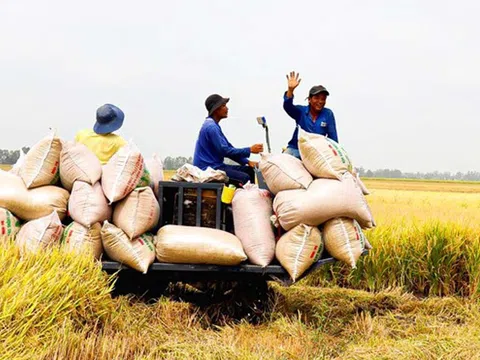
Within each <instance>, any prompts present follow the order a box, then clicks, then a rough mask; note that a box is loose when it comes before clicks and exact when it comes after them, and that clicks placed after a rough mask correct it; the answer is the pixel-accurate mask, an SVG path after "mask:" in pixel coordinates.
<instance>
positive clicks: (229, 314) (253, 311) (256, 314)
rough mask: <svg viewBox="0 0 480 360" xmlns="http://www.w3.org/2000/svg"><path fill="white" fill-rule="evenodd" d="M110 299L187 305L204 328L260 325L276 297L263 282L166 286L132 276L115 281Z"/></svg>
mask: <svg viewBox="0 0 480 360" xmlns="http://www.w3.org/2000/svg"><path fill="white" fill-rule="evenodd" d="M112 296H113V297H117V296H129V297H131V298H132V299H134V300H135V301H142V302H145V303H148V304H154V303H156V302H157V301H159V299H165V298H166V299H168V300H171V301H176V302H186V303H190V304H191V305H192V306H193V307H194V310H195V311H196V312H197V313H198V315H199V317H200V318H201V322H202V324H205V325H225V324H229V323H238V322H240V321H246V322H248V323H250V324H260V323H262V322H263V321H264V320H266V319H268V318H269V317H270V314H271V311H272V309H273V308H274V305H275V303H276V301H277V297H278V296H277V294H276V293H275V291H274V290H273V289H272V288H271V287H270V286H268V284H267V282H266V281H258V280H257V281H243V282H232V281H212V282H209V281H201V282H192V283H182V282H176V283H168V282H160V281H158V280H157V281H156V280H152V279H151V278H148V277H145V276H138V275H137V274H135V273H133V272H131V273H129V272H124V273H122V274H121V276H118V277H117V278H116V281H115V287H114V289H113V292H112Z"/></svg>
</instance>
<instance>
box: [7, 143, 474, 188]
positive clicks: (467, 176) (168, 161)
mask: <svg viewBox="0 0 480 360" xmlns="http://www.w3.org/2000/svg"><path fill="white" fill-rule="evenodd" d="M29 150H30V148H29V147H23V148H22V151H23V152H24V153H27V152H28V151H29ZM19 156H20V151H19V150H0V164H10V165H13V164H15V163H16V162H17V160H18V158H19ZM187 163H188V164H192V163H193V158H192V157H191V156H190V157H185V156H175V157H174V156H167V157H166V158H165V159H163V168H164V169H165V170H177V169H178V168H180V167H181V166H183V165H184V164H187ZM230 163H232V162H230ZM357 171H358V173H359V175H360V176H361V177H369V178H389V179H427V180H463V181H480V172H479V171H473V170H472V171H468V172H456V173H452V172H449V171H444V172H441V171H432V172H402V171H401V170H398V169H377V170H370V169H365V168H363V167H360V168H358V169H357Z"/></svg>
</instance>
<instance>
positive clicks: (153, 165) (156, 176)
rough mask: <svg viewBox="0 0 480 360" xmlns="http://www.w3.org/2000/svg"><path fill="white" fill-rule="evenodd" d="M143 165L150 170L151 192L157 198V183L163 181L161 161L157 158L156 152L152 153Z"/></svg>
mask: <svg viewBox="0 0 480 360" xmlns="http://www.w3.org/2000/svg"><path fill="white" fill-rule="evenodd" d="M145 166H146V167H147V169H148V170H149V171H150V175H151V184H150V186H151V187H152V188H153V193H154V194H155V196H156V197H157V198H158V183H159V182H160V181H163V163H162V161H161V160H160V159H159V158H158V156H157V154H153V156H152V157H151V158H150V159H146V160H145Z"/></svg>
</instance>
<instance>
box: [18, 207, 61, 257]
mask: <svg viewBox="0 0 480 360" xmlns="http://www.w3.org/2000/svg"><path fill="white" fill-rule="evenodd" d="M62 230H63V227H62V223H61V222H60V219H59V218H58V215H57V213H56V212H55V211H52V213H51V214H50V215H47V216H44V217H42V218H39V219H36V220H32V221H29V222H27V223H26V224H25V225H23V226H22V228H21V229H20V231H19V232H18V234H17V237H16V240H15V244H16V245H17V246H18V247H19V248H20V252H21V253H22V254H24V253H26V252H37V251H39V250H42V249H46V248H48V247H50V246H53V245H54V244H57V243H59V242H60V238H61V237H62Z"/></svg>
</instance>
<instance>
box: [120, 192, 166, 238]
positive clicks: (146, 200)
mask: <svg viewBox="0 0 480 360" xmlns="http://www.w3.org/2000/svg"><path fill="white" fill-rule="evenodd" d="M159 218H160V205H159V204H158V200H157V198H156V197H155V195H154V194H153V190H152V189H151V188H150V187H142V188H137V189H135V190H133V191H132V192H131V193H130V194H129V195H128V196H127V197H126V198H124V199H123V200H121V201H119V202H118V203H117V204H116V205H115V208H114V209H113V223H114V224H115V226H118V227H119V228H120V229H122V230H123V231H124V232H125V234H127V236H128V237H129V238H130V239H134V238H136V237H137V236H140V235H141V234H143V233H145V232H147V231H149V230H152V229H153V228H154V227H155V226H157V224H158V220H159Z"/></svg>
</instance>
